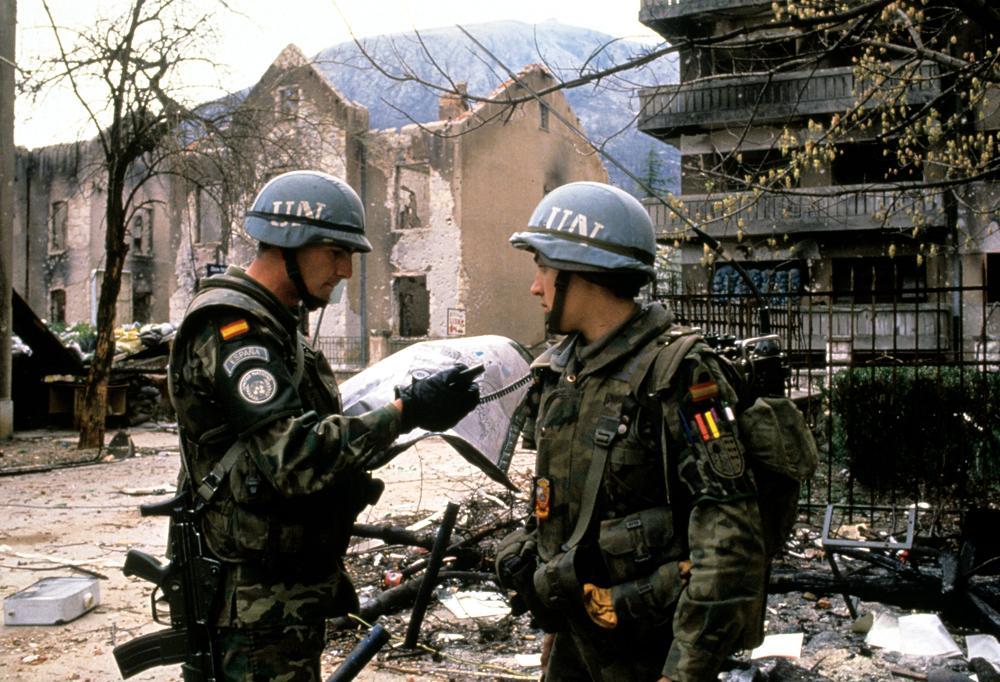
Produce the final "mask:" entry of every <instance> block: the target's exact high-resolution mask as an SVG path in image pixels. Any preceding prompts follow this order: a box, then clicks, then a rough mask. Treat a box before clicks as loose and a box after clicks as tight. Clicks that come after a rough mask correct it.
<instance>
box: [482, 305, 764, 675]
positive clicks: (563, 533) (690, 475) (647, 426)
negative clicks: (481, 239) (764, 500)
mask: <svg viewBox="0 0 1000 682" xmlns="http://www.w3.org/2000/svg"><path fill="white" fill-rule="evenodd" d="M684 336H685V333H684V330H683V329H682V328H679V327H676V326H672V325H671V316H670V314H669V313H668V312H667V311H666V310H665V309H664V308H662V307H661V306H659V305H657V304H652V305H649V306H646V307H644V308H642V309H641V310H640V311H639V312H638V313H637V314H636V315H635V316H634V317H633V318H631V319H630V320H629V321H627V322H626V323H625V324H624V325H622V327H620V328H619V329H618V330H616V331H614V332H611V333H610V334H608V335H607V336H606V337H605V338H603V339H599V340H598V341H596V342H595V343H593V344H592V345H591V346H589V347H585V346H583V345H582V343H583V341H582V338H581V337H580V336H579V335H571V336H569V337H567V338H566V339H565V341H564V342H563V343H561V344H560V345H558V346H556V347H555V348H553V349H550V350H549V351H546V352H545V353H544V354H543V355H542V356H541V357H540V358H539V359H538V360H537V361H536V362H535V364H534V371H535V375H536V380H537V388H538V389H539V390H540V402H539V411H538V415H537V421H536V427H535V434H534V435H535V441H536V443H537V448H538V455H537V464H536V474H537V478H536V485H535V493H534V496H533V506H534V510H535V513H534V517H533V519H532V522H531V524H529V528H528V529H526V530H525V531H520V532H519V533H518V534H515V535H513V536H511V537H510V538H508V540H506V541H505V543H504V547H501V549H500V551H499V552H498V562H499V560H501V559H502V557H501V554H504V553H507V554H510V553H517V552H524V551H525V548H528V552H529V553H530V552H532V551H534V552H537V557H538V568H537V570H534V572H533V574H532V575H531V578H530V580H529V581H528V587H527V591H528V592H530V594H527V595H524V596H525V598H526V600H527V601H528V604H529V606H530V607H531V608H532V611H533V612H534V613H535V615H536V620H537V621H538V623H539V624H540V625H542V627H544V628H545V629H546V630H547V631H549V632H557V633H558V634H557V635H556V637H555V643H554V647H553V650H552V653H551V656H550V659H549V664H548V669H547V671H546V676H545V679H546V680H548V681H550V682H551V681H555V680H577V679H594V680H643V679H646V680H655V679H657V678H658V677H659V676H660V675H666V676H668V677H670V678H671V679H672V680H681V681H688V680H711V679H715V676H716V674H717V673H718V668H719V666H720V664H721V662H722V660H723V659H724V657H725V656H726V655H728V654H730V653H731V652H732V651H733V650H735V649H739V648H745V647H749V646H752V645H755V644H757V643H759V641H760V638H761V635H762V624H763V621H762V606H763V588H764V571H765V561H764V547H763V541H762V529H761V522H760V516H759V512H758V509H757V504H756V491H755V487H754V481H753V478H752V474H751V473H750V472H749V470H748V469H747V467H746V462H745V460H744V457H743V450H742V446H741V445H740V443H739V440H738V438H737V434H736V425H735V420H734V418H733V414H732V411H731V410H730V411H729V412H727V411H726V408H727V406H733V407H735V405H736V402H737V400H736V395H735V392H734V390H733V388H732V387H731V385H730V384H729V383H728V382H727V380H726V377H725V376H724V374H723V371H722V369H721V368H720V365H719V363H718V362H717V360H716V358H715V356H714V355H713V353H712V352H711V350H710V349H709V348H708V346H706V345H705V344H704V343H703V342H701V341H700V340H698V339H697V337H695V336H691V335H688V336H687V338H689V340H690V343H688V344H687V346H686V347H687V348H689V350H687V351H686V352H684V353H683V354H681V355H678V356H677V364H676V365H675V366H674V367H673V368H672V369H671V370H669V371H667V370H666V369H664V366H663V365H662V363H660V362H653V361H652V360H651V359H652V358H655V357H656V352H655V351H656V349H658V348H662V347H663V346H664V345H666V344H669V343H679V342H680V341H679V339H681V338H682V337H684ZM696 341H697V342H696ZM643 362H647V363H648V364H647V365H646V368H647V369H649V371H648V372H646V373H645V374H644V376H645V380H644V382H643V383H642V385H641V386H635V385H633V384H634V383H635V382H637V381H638V378H637V373H639V374H643V372H642V371H640V370H639V369H638V368H639V365H641V364H642V363H643ZM630 382H631V383H630ZM710 415H711V416H712V421H711V424H708V423H707V422H706V421H705V420H707V419H709V416H710ZM727 415H728V417H727ZM699 420H700V421H699ZM701 425H704V426H705V427H706V430H707V437H705V436H706V434H703V433H701V432H700V431H699V430H698V429H699V428H700V427H701ZM709 426H711V428H710V429H709V428H708V427H709ZM692 430H694V432H693V433H692ZM602 459H605V460H606V462H605V463H604V465H603V466H598V467H595V468H594V469H593V470H592V467H591V464H592V462H593V461H595V460H597V462H598V464H599V465H600V464H601V460H602ZM598 469H599V470H598ZM590 479H593V481H592V482H591V484H590V485H588V480H590ZM581 514H583V515H584V517H585V518H584V520H583V521H582V522H580V521H579V517H580V516H581ZM532 547H533V548H534V549H533V550H532ZM687 562H690V563H687ZM689 567H690V570H688V569H689ZM586 583H589V584H592V585H597V586H599V587H603V588H610V595H611V598H612V600H613V604H614V612H615V615H616V616H617V625H616V626H615V627H613V628H612V629H604V628H601V627H598V626H597V625H595V624H594V622H593V621H592V620H591V618H590V617H589V616H588V615H587V613H586V611H585V610H584V605H583V593H582V586H583V585H584V584H586ZM522 586H523V583H522ZM519 591H520V590H519Z"/></svg>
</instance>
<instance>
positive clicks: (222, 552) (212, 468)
mask: <svg viewBox="0 0 1000 682" xmlns="http://www.w3.org/2000/svg"><path fill="white" fill-rule="evenodd" d="M273 308H274V303H273V302H272V301H269V300H268V299H267V298H266V297H265V296H263V295H261V294H260V292H257V291H256V290H255V288H254V287H253V285H251V284H250V283H248V282H246V281H245V280H243V279H241V278H240V277H237V276H234V275H231V274H228V273H227V274H225V275H218V276H215V277H213V278H211V279H209V280H206V282H205V283H203V286H202V288H201V289H200V291H199V292H198V293H197V294H196V296H195V298H194V300H193V301H192V302H191V305H190V306H189V307H188V311H187V314H186V315H185V318H184V321H183V322H182V324H181V326H180V329H179V330H178V332H177V337H176V338H175V341H174V346H173V352H172V354H171V361H170V371H169V376H168V381H169V384H170V395H171V399H172V400H173V402H174V406H175V409H176V410H177V414H178V426H179V430H180V436H181V444H182V454H183V461H184V467H185V472H186V474H187V477H188V479H189V480H190V481H191V482H192V486H191V487H192V492H193V494H194V499H195V504H200V505H203V514H202V528H203V531H204V534H205V538H206V541H207V542H208V545H209V548H210V549H211V550H212V551H213V552H214V553H215V554H216V555H217V556H218V557H219V558H221V559H224V560H226V561H231V562H247V561H251V562H256V563H262V564H266V565H270V566H281V567H283V568H284V569H285V570H287V569H288V568H294V567H295V566H300V567H302V569H303V570H306V567H307V566H308V567H309V570H310V571H311V572H313V571H314V572H315V573H316V574H319V575H321V574H323V572H324V571H326V572H329V570H330V569H331V568H332V567H334V566H335V565H336V563H337V561H338V560H339V558H340V557H341V556H342V555H343V552H344V551H345V550H346V548H347V544H348V542H349V539H350V534H351V527H352V525H353V523H354V519H355V517H356V516H357V515H358V513H360V512H361V510H362V509H364V507H365V506H366V505H368V504H373V503H374V499H377V496H378V494H379V493H380V492H381V482H380V481H377V480H375V479H373V478H372V477H371V476H370V475H369V474H368V473H366V472H360V471H359V472H352V471H347V470H345V471H344V472H342V474H338V477H337V479H336V481H335V482H334V484H333V485H332V486H331V487H330V488H328V489H326V490H324V491H321V492H317V493H314V494H311V495H307V496H302V497H299V498H285V497H282V496H281V495H279V493H278V492H277V491H276V490H274V488H273V487H272V486H271V485H270V484H269V483H268V481H267V478H266V477H265V476H264V475H263V473H262V472H261V471H260V470H259V469H258V467H257V465H256V464H255V463H254V461H253V458H252V456H251V453H250V448H251V447H254V445H253V443H252V442H251V441H250V439H249V438H238V437H237V436H238V434H234V433H231V432H230V430H229V429H228V424H227V423H225V421H224V418H223V417H222V415H223V414H224V413H223V411H222V410H220V409H218V405H215V404H213V403H214V401H215V400H218V399H219V396H215V395H210V396H206V395H199V394H197V393H196V392H195V391H194V390H193V389H192V387H191V379H192V377H191V373H192V372H193V371H197V369H198V368H190V367H185V365H184V363H183V362H182V360H183V358H181V357H179V353H181V352H182V351H183V349H184V347H185V346H186V345H187V343H186V341H187V340H188V336H189V334H191V333H193V331H194V330H195V329H197V328H198V322H197V321H199V320H200V321H204V320H205V319H207V317H208V316H211V315H212V313H213V311H215V312H218V311H220V310H221V309H225V310H227V311H228V312H231V311H232V310H234V309H235V310H238V311H239V313H240V314H241V315H245V316H247V317H250V318H252V319H254V320H255V321H256V323H257V325H259V328H260V329H263V330H265V331H266V333H267V334H269V335H271V336H272V337H273V338H274V339H275V340H277V341H278V345H279V347H280V348H281V349H283V351H284V357H283V360H284V362H285V364H286V366H288V367H289V368H291V369H292V371H290V374H291V375H292V378H293V381H295V382H296V388H297V392H298V394H299V398H300V401H301V403H302V404H303V406H304V408H305V409H307V410H309V409H311V410H313V411H314V421H318V420H319V419H322V418H323V417H326V416H328V415H331V414H336V413H339V412H340V394H339V391H338V389H337V385H336V381H335V379H334V377H333V372H332V370H331V369H330V366H329V364H328V363H327V362H326V359H325V358H324V357H323V356H322V355H321V354H319V353H315V352H314V351H313V350H312V349H311V348H310V347H309V346H308V344H307V343H306V341H305V339H304V337H303V336H302V335H301V334H300V333H298V331H297V330H296V329H295V326H294V324H295V319H294V317H293V316H292V315H291V314H286V313H285V311H283V310H282V311H275V310H274V309H273ZM282 318H286V319H284V320H282ZM305 425H306V426H308V421H307V423H306V424H305ZM373 498H374V499H373Z"/></svg>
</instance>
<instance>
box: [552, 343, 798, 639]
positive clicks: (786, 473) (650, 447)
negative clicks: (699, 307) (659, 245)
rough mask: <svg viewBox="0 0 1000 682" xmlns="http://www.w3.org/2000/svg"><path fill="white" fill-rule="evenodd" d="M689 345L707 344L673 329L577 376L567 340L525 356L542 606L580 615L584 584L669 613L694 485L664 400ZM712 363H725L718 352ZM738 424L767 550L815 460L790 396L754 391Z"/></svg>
mask: <svg viewBox="0 0 1000 682" xmlns="http://www.w3.org/2000/svg"><path fill="white" fill-rule="evenodd" d="M696 347H700V349H701V350H702V351H703V352H705V353H711V349H709V348H708V347H707V346H706V345H704V342H703V341H702V337H701V335H700V333H699V332H698V330H696V329H691V328H687V327H681V326H671V327H669V328H667V329H664V330H661V331H660V332H659V334H658V335H657V336H656V337H655V339H653V340H648V341H647V342H646V343H645V344H644V345H642V344H639V345H638V346H637V348H636V351H637V352H636V353H634V354H633V355H632V356H630V357H629V358H628V359H627V360H626V361H625V362H623V363H621V366H620V367H619V368H618V369H616V370H615V369H613V370H611V371H607V372H604V373H601V374H592V375H589V376H584V377H583V378H580V377H577V376H576V374H575V373H574V372H573V366H572V360H571V357H572V354H573V349H572V347H571V346H561V347H557V348H555V349H552V350H551V351H548V352H547V353H545V354H543V355H542V356H541V357H539V359H538V360H537V361H536V362H535V363H534V365H533V368H534V371H535V373H536V381H537V382H538V384H539V385H541V386H543V387H544V389H543V392H542V395H541V403H540V405H539V412H538V416H537V423H536V429H535V438H536V442H537V447H538V461H537V465H536V470H537V474H538V479H537V480H538V483H536V486H535V490H534V495H533V504H534V506H535V511H536V517H537V516H538V515H539V510H540V507H541V506H542V505H540V504H539V502H538V498H539V497H540V496H541V497H543V498H545V503H544V507H545V509H544V514H545V518H544V519H542V518H540V519H539V522H538V527H537V530H536V538H537V551H538V556H539V558H540V559H541V561H542V562H543V563H542V564H541V566H540V567H539V568H538V569H537V570H536V572H535V575H534V580H533V582H534V588H535V593H536V595H537V596H538V597H539V599H540V600H541V602H542V604H543V606H544V607H546V608H548V609H551V610H552V611H554V612H557V613H558V612H561V613H563V614H572V613H573V612H574V611H576V612H578V611H579V609H580V594H581V587H582V584H583V583H585V582H591V583H594V584H598V585H601V586H604V587H610V588H611V591H612V597H613V600H614V604H615V612H616V613H617V614H618V616H619V619H620V621H624V622H626V623H628V622H629V621H631V622H633V623H640V622H643V623H646V624H647V625H648V624H651V623H655V624H660V623H664V622H666V621H667V620H669V619H670V618H671V617H672V614H673V607H674V605H675V604H676V601H677V599H678V597H679V595H680V592H681V589H682V587H683V583H682V579H681V576H680V575H679V573H680V571H679V566H678V563H677V562H678V561H679V560H682V559H687V557H688V547H687V530H686V529H687V515H688V513H689V511H690V508H691V504H692V494H693V491H690V490H688V489H687V487H686V486H685V485H683V484H682V483H681V482H680V481H679V480H678V474H677V470H676V460H675V457H676V455H672V453H675V452H679V449H680V448H682V447H683V446H681V445H680V443H681V442H682V441H683V430H684V428H685V427H684V426H683V425H682V424H681V419H682V416H681V415H680V410H678V409H670V407H671V406H669V405H667V404H666V403H664V402H663V397H664V396H666V395H669V391H670V390H673V389H674V388H675V387H672V386H671V384H672V382H673V380H674V378H675V376H676V374H677V370H678V369H679V368H680V365H681V363H682V362H683V360H684V359H685V357H687V356H688V354H689V353H690V352H691V351H692V350H694V349H695V348H696ZM716 357H718V356H716ZM718 360H719V363H720V368H723V371H725V368H726V367H727V365H726V360H725V359H724V358H721V357H720V358H718ZM733 379H736V377H735V376H734V377H733ZM553 382H554V383H553ZM665 408H667V409H665ZM738 425H739V426H738V431H739V434H740V438H739V442H740V445H739V447H741V448H743V449H745V450H746V453H745V454H746V460H747V462H748V465H749V466H750V469H751V472H752V474H753V476H754V478H755V480H757V481H758V506H759V508H760V510H761V516H762V524H763V530H764V533H765V538H764V539H765V546H766V552H767V558H768V559H770V558H771V557H772V556H773V554H774V553H775V552H776V551H777V549H778V548H780V546H781V545H782V544H783V543H784V539H785V538H786V537H787V534H788V532H789V530H790V529H791V524H792V523H793V522H794V517H795V507H796V502H797V499H798V490H799V482H800V481H804V480H806V479H807V478H808V477H809V476H811V474H812V472H813V470H814V469H815V466H816V459H817V456H816V447H815V443H814V442H813V440H812V436H811V434H810V433H809V430H808V428H807V426H806V425H805V422H804V419H803V418H802V415H801V413H799V412H798V410H797V409H796V408H795V406H794V404H793V403H792V402H791V401H790V400H788V399H787V398H764V399H758V400H757V401H756V402H755V403H754V404H753V405H752V406H751V407H750V408H749V409H747V410H746V411H745V412H743V413H742V414H741V415H740V416H739V419H738ZM583 453H589V457H584V456H582V455H583ZM556 481H558V482H559V485H555V484H554V483H553V482H556ZM545 482H548V485H543V483H545ZM546 617H548V618H551V614H546Z"/></svg>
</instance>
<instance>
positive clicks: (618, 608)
mask: <svg viewBox="0 0 1000 682" xmlns="http://www.w3.org/2000/svg"><path fill="white" fill-rule="evenodd" d="M682 589H684V582H683V581H682V580H681V575H680V568H679V567H678V566H677V562H676V561H671V562H668V563H665V564H662V565H660V566H658V567H657V569H656V570H655V571H654V572H653V573H652V574H651V575H649V576H646V577H643V578H638V579H636V580H630V581H628V582H624V583H620V584H618V585H615V586H614V587H612V588H611V600H612V602H613V603H614V606H615V615H616V616H618V622H619V623H620V624H629V623H642V624H643V625H644V626H649V625H661V624H663V623H667V622H669V621H670V620H671V619H672V618H673V615H674V605H676V604H677V599H678V598H679V597H680V595H681V590H682Z"/></svg>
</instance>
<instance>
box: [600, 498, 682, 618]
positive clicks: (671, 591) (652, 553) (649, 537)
mask: <svg viewBox="0 0 1000 682" xmlns="http://www.w3.org/2000/svg"><path fill="white" fill-rule="evenodd" d="M597 547H598V550H599V551H600V555H601V559H602V560H603V561H604V566H605V569H606V570H607V574H608V580H609V583H610V585H611V586H612V587H611V598H612V601H613V603H614V607H615V614H616V615H617V616H618V620H619V623H620V624H623V625H626V624H630V623H639V622H641V623H644V624H652V625H659V624H662V623H665V622H667V621H669V620H670V618H672V617H673V606H674V604H676V602H677V599H678V597H679V596H680V593H681V590H682V589H683V587H684V585H683V582H682V581H681V577H680V569H679V568H678V566H677V561H678V559H679V558H680V557H682V556H683V549H681V548H680V547H679V546H678V543H675V542H674V519H673V512H672V510H671V509H670V508H669V507H650V508H649V509H643V510H642V511H639V512H635V513H633V514H629V515H628V516H625V517H622V518H619V519H608V520H606V521H602V522H601V526H600V531H599V534H598V536H597Z"/></svg>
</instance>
